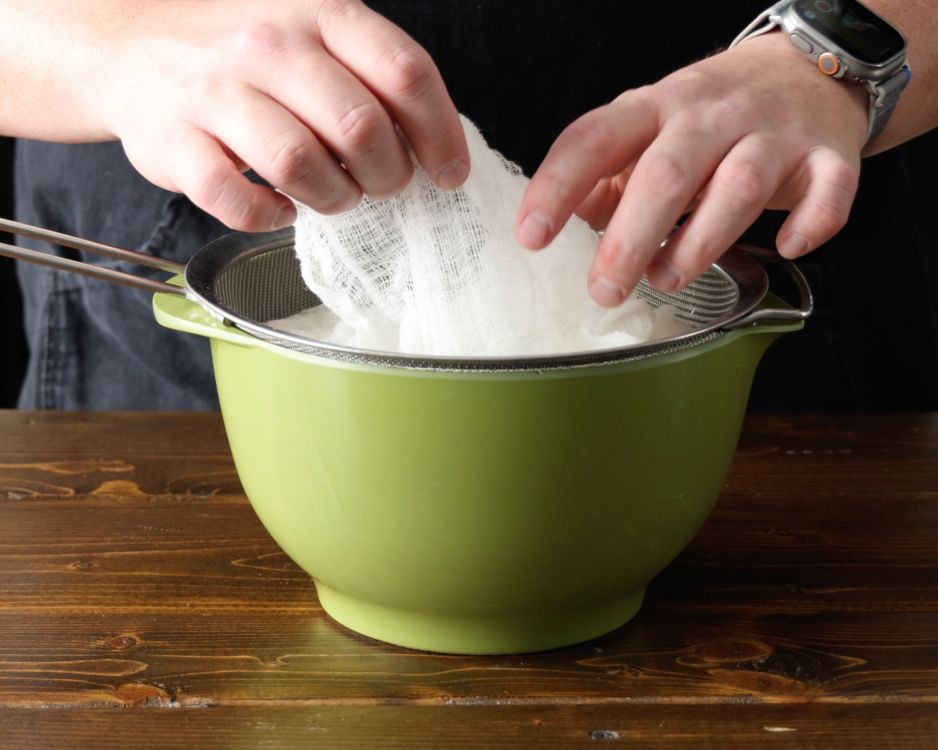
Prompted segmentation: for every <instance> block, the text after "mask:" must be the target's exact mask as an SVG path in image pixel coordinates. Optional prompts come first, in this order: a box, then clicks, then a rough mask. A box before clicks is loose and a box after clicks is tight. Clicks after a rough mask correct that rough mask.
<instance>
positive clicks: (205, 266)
mask: <svg viewBox="0 0 938 750" xmlns="http://www.w3.org/2000/svg"><path fill="white" fill-rule="evenodd" d="M0 229H2V230H5V231H8V232H10V233H12V234H15V235H20V236H24V237H31V238H34V239H40V240H44V241H46V242H50V243H53V244H57V245H62V246H64V247H70V248H74V249H77V250H83V251H87V252H91V253H96V254H99V255H105V256H108V257H111V258H116V259H118V260H123V261H127V262H129V263H133V264H137V265H142V266H146V267H149V268H155V269H158V270H161V271H165V272H167V273H170V274H173V275H175V276H180V275H181V276H183V280H184V283H183V284H181V285H180V284H177V283H169V282H162V281H157V280H154V279H149V278H145V277H141V276H135V275H133V274H129V273H125V272H123V271H118V270H115V269H110V268H102V267H100V266H94V265H91V264H88V263H83V262H80V261H75V260H71V259H68V258H62V257H59V256H55V255H50V254H48V253H43V252H37V251H35V250H30V249H27V248H21V247H16V246H13V245H7V244H5V243H0V255H6V256H8V257H12V258H16V259H19V260H25V261H28V262H31V263H38V264H40V265H46V266H49V267H52V268H56V269H60V270H66V271H70V272H73V273H80V274H83V275H86V276H91V277H94V278H100V279H104V280H107V281H113V282H116V283H120V284H124V285H127V286H132V287H136V288H139V289H144V290H146V291H150V292H157V293H164V294H176V295H182V296H185V297H187V298H189V299H190V300H192V301H193V302H196V303H197V304H199V305H200V306H201V307H202V308H204V309H205V310H206V311H208V312H209V313H210V314H211V315H213V316H214V317H216V318H218V319H219V320H221V321H223V322H224V323H225V324H226V325H231V326H234V327H236V328H238V329H240V330H242V331H244V332H245V333H248V334H250V335H252V336H255V337H256V338H258V339H261V340H263V341H266V342H268V343H270V344H273V345H275V346H279V347H283V348H285V349H289V350H292V351H295V352H300V353H303V354H308V355H312V356H315V357H324V358H327V359H334V360H341V361H343V362H354V363H361V364H376V365H382V366H386V367H403V368H411V369H413V368H417V369H428V370H490V371H491V370H547V369H562V368H571V367H583V366H588V365H594V364H598V363H608V362H625V361H630V360H635V359H641V358H646V357H651V356H657V355H662V354H670V353H673V352H676V351H681V350H683V349H688V348H691V347H694V346H697V345H699V344H702V343H704V342H707V341H710V340H712V339H715V338H717V337H719V336H722V335H724V334H725V333H727V332H729V331H731V330H734V329H737V328H743V327H746V326H751V325H754V324H755V323H757V322H770V323H771V322H776V323H791V322H793V321H799V320H804V319H806V318H807V317H808V316H809V315H810V314H811V311H812V309H813V299H812V295H811V290H810V288H809V287H808V284H807V281H806V280H805V278H804V276H803V275H802V274H801V272H800V271H799V270H798V268H797V266H795V265H794V264H793V263H784V267H785V268H786V269H787V271H788V272H789V274H790V275H791V277H792V278H793V279H794V281H795V283H796V284H797V286H798V289H799V293H800V295H801V302H800V306H799V307H797V308H789V307H778V306H773V305H771V304H770V303H768V302H767V295H768V293H769V279H768V274H767V273H766V270H765V268H764V266H763V264H762V263H761V262H760V261H759V260H757V258H763V259H769V258H774V257H775V256H774V254H772V253H770V252H769V251H767V250H762V249H759V248H754V247H751V246H744V245H735V246H733V247H732V248H730V249H729V250H728V251H727V252H726V253H725V254H724V255H723V256H722V257H721V258H720V259H719V260H718V261H717V262H716V263H714V264H713V265H712V266H711V267H710V269H709V270H708V271H707V272H706V273H704V274H703V275H702V276H700V277H699V278H698V279H697V280H696V281H694V282H693V283H692V284H690V285H689V286H688V287H686V288H685V289H683V290H681V291H679V292H674V293H663V292H659V291H657V290H655V289H653V288H652V287H651V286H650V285H649V284H648V283H647V282H646V281H645V280H644V279H643V280H642V281H641V283H640V284H639V287H638V292H639V294H640V295H641V296H642V297H644V298H645V299H646V300H647V301H648V302H649V303H650V304H651V305H652V306H654V307H657V306H659V305H662V304H670V305H673V306H674V308H675V310H676V317H677V318H679V319H680V320H682V321H684V322H685V323H687V324H688V326H690V328H691V330H690V331H689V332H688V333H684V334H680V335H677V336H672V337H669V338H665V339H658V340H655V341H650V342H644V343H641V344H634V345H631V346H626V347H622V348H617V349H604V350H598V351H589V352H576V353H571V354H561V355H549V356H530V357H522V358H511V357H490V358H484V359H483V358H477V357H427V356H419V355H408V354H396V353H389V352H380V351H370V350H365V349H356V348H352V347H345V346H341V345H338V344H332V343H327V342H323V341H315V340H312V339H308V338H304V337H302V336H298V335H296V334H292V333H286V332H284V331H281V330H278V329H276V328H272V327H271V326H269V325H267V321H271V320H277V319H281V318H286V317H289V316H291V315H294V314H295V313H298V312H301V311H303V310H306V309H308V308H310V307H314V306H316V305H318V304H320V301H319V299H318V298H317V297H316V296H315V295H314V294H313V293H312V292H311V291H310V290H309V289H308V288H307V286H306V284H305V283H304V281H303V279H302V277H301V275H300V267H299V261H298V260H297V258H296V255H295V252H294V248H293V230H292V229H286V230H282V231H279V232H268V233H263V234H242V233H233V234H229V235H226V236H224V237H222V238H220V239H218V240H215V241H214V242H211V243H209V244H208V245H206V246H205V247H203V248H202V249H200V250H198V251H197V252H196V253H195V254H194V255H193V256H192V258H191V260H190V261H189V263H188V264H186V265H183V264H181V263H176V262H175V261H169V260H165V259H162V258H156V257H153V256H150V255H146V254H144V253H138V252H135V251H133V250H125V249H122V248H117V247H112V246H110V245H102V244H100V243H96V242H91V241H89V240H85V239H81V238H78V237H72V236H70V235H66V234H62V233H60V232H53V231H50V230H46V229H40V228H38V227H33V226H30V225H28V224H21V223H19V222H15V221H9V220H6V219H0ZM773 262H781V261H773Z"/></svg>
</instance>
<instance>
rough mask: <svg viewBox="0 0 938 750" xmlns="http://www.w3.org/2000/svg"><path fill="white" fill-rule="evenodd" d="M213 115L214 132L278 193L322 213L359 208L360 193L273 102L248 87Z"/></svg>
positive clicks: (315, 141)
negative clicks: (280, 191)
mask: <svg viewBox="0 0 938 750" xmlns="http://www.w3.org/2000/svg"><path fill="white" fill-rule="evenodd" d="M237 100H238V101H237V103H236V104H234V105H232V106H228V107H225V108H220V107H219V108H215V109H213V114H211V115H209V118H208V120H207V122H208V125H209V126H210V128H211V132H212V133H213V134H214V135H216V136H217V137H218V138H219V139H220V140H221V141H222V142H223V143H224V144H225V146H227V147H228V148H229V149H230V150H231V151H232V152H233V153H234V154H236V155H237V158H238V159H240V160H241V161H243V162H245V163H247V164H249V165H250V166H251V168H252V169H253V170H254V171H255V172H257V173H258V174H259V175H260V176H261V177H263V178H264V179H265V180H267V182H269V183H270V184H271V185H273V186H274V187H276V188H278V189H280V190H282V191H283V192H285V193H286V194H287V195H291V196H293V197H294V198H296V199H297V200H298V201H300V202H301V203H305V204H306V205H307V206H310V207H312V208H314V209H315V210H317V211H319V212H320V213H324V214H333V213H338V212H340V211H344V210H347V209H349V208H352V207H353V206H354V205H356V204H357V203H358V201H359V199H360V198H361V189H360V188H359V186H358V184H357V183H356V182H355V181H354V180H353V179H352V178H351V177H350V176H349V173H348V172H346V171H345V170H344V169H343V168H342V167H341V166H340V165H339V163H338V162H337V161H336V160H335V157H333V156H332V154H330V153H329V152H328V151H327V150H326V149H325V147H324V146H323V145H322V144H321V143H320V142H319V140H318V139H317V138H316V136H315V135H313V133H312V132H310V130H309V128H308V127H306V126H305V125H304V124H303V123H301V122H300V121H299V120H297V119H296V117H294V116H293V115H292V114H291V113H290V112H289V111H287V110H286V109H284V108H283V107H282V106H281V105H280V104H278V103H277V102H275V101H274V100H273V99H271V98H270V97H268V96H266V95H265V94H262V93H261V92H259V91H256V90H254V89H251V88H247V87H244V88H242V89H241V90H240V91H239V92H238V94H237Z"/></svg>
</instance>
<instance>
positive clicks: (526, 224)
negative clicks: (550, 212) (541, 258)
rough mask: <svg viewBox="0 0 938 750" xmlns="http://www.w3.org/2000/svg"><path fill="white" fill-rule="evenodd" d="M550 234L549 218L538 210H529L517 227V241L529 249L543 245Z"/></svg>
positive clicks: (535, 248)
mask: <svg viewBox="0 0 938 750" xmlns="http://www.w3.org/2000/svg"><path fill="white" fill-rule="evenodd" d="M549 234H550V219H548V218H547V216H546V215H545V214H542V213H541V212H540V211H531V212H530V213H528V214H527V215H526V216H525V217H524V219H522V220H521V226H519V227H518V242H520V243H521V244H522V245H524V246H525V247H527V248H530V249H531V250H537V249H539V248H542V247H544V245H545V244H546V243H547V237H548V235H549Z"/></svg>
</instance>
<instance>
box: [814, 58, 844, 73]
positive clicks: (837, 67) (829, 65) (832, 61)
mask: <svg viewBox="0 0 938 750" xmlns="http://www.w3.org/2000/svg"><path fill="white" fill-rule="evenodd" d="M817 66H818V69H819V70H820V71H821V72H822V73H823V74H824V75H826V76H831V78H840V76H841V75H843V65H842V64H841V62H840V58H839V57H837V55H835V54H834V53H833V52H822V53H821V54H820V55H818V58H817Z"/></svg>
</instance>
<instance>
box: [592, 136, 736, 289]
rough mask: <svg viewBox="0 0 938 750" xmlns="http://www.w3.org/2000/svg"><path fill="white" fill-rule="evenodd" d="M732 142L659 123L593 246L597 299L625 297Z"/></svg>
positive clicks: (593, 275) (593, 274)
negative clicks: (617, 203) (606, 224)
mask: <svg viewBox="0 0 938 750" xmlns="http://www.w3.org/2000/svg"><path fill="white" fill-rule="evenodd" d="M688 144H694V147H693V148H690V147H688ZM732 146H733V143H732V142H727V140H726V139H725V138H723V137H720V134H713V133H712V132H708V133H701V132H698V131H696V130H695V129H694V127H693V126H690V125H686V124H683V123H675V124H674V125H672V126H670V127H669V126H668V125H666V126H665V128H664V129H663V130H662V131H661V134H660V135H659V137H658V138H657V139H656V140H655V142H654V143H652V145H651V146H649V147H648V149H647V150H646V151H645V153H644V154H642V156H641V158H640V159H639V160H638V162H637V163H636V165H635V169H634V170H633V172H632V176H631V177H630V178H629V181H628V183H627V184H626V186H625V192H624V194H623V196H622V200H621V201H620V203H619V206H618V208H617V209H616V212H615V214H613V216H612V219H611V220H610V222H609V226H608V227H607V228H606V232H605V234H604V235H603V238H602V240H601V241H600V243H599V248H598V249H597V251H596V258H595V259H594V261H593V267H592V269H591V270H590V277H589V278H590V280H589V289H590V293H591V294H592V296H593V298H594V299H595V300H596V301H597V302H598V303H599V304H601V305H604V306H607V307H614V306H615V305H618V304H620V303H621V302H622V301H623V300H624V299H625V298H626V297H627V296H628V294H629V293H630V292H631V291H632V289H633V288H634V287H635V285H636V284H637V283H638V281H639V279H640V278H641V277H642V274H643V273H644V271H645V269H646V268H647V267H648V264H649V263H650V261H651V259H652V258H653V257H654V256H655V254H656V253H657V252H658V251H659V249H660V247H661V243H662V242H663V241H664V239H665V238H666V237H667V236H668V235H669V234H670V232H671V231H672V230H673V228H674V225H675V224H676V223H677V220H678V219H679V218H680V217H681V215H682V214H683V213H684V212H685V210H686V208H687V206H688V205H689V204H690V203H691V201H693V200H694V198H695V197H696V195H697V193H699V192H700V190H701V188H702V187H703V186H704V184H705V183H706V182H707V181H708V180H709V179H710V177H711V175H712V174H713V172H714V170H715V169H716V167H717V165H718V164H719V162H720V161H721V160H722V159H723V157H724V155H725V154H726V152H727V151H728V150H729V149H730V148H731V147H732Z"/></svg>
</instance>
